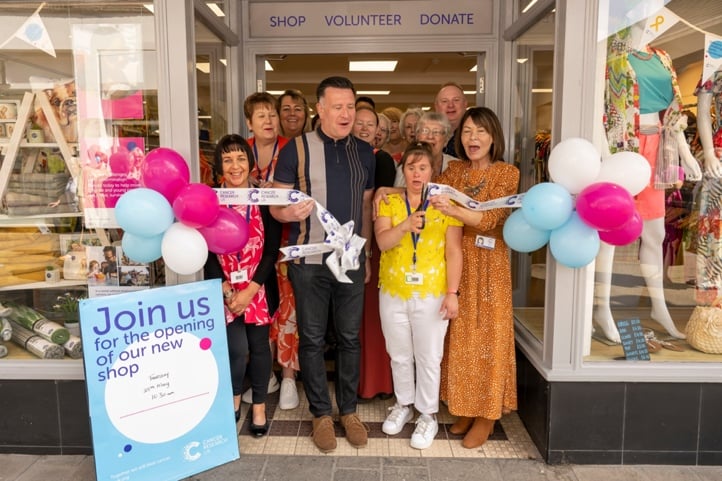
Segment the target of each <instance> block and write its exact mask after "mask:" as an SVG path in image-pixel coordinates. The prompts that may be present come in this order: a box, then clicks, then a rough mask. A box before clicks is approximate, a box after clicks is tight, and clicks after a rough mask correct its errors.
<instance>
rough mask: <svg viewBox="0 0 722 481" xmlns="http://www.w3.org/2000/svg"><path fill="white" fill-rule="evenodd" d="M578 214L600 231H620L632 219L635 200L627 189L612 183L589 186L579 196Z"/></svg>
mask: <svg viewBox="0 0 722 481" xmlns="http://www.w3.org/2000/svg"><path fill="white" fill-rule="evenodd" d="M576 209H577V214H579V217H580V218H581V219H582V220H583V221H584V223H585V224H587V225H588V226H590V227H593V228H595V229H597V230H600V231H605V230H614V229H618V228H620V227H621V226H623V225H624V224H626V223H627V222H629V220H630V219H631V218H632V215H633V214H634V211H635V207H634V199H633V198H632V196H631V195H630V194H629V192H628V191H627V189H625V188H624V187H622V186H621V185H617V184H613V183H611V182H597V183H596V184H592V185H590V186H587V187H586V188H584V190H582V191H581V192H580V193H579V195H578V196H577V204H576Z"/></svg>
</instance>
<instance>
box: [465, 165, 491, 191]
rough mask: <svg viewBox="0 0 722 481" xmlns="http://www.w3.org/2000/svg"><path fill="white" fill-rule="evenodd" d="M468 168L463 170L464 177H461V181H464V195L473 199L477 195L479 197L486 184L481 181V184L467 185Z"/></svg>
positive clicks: (483, 180) (484, 181)
mask: <svg viewBox="0 0 722 481" xmlns="http://www.w3.org/2000/svg"><path fill="white" fill-rule="evenodd" d="M469 168H470V167H467V168H466V169H464V175H463V176H462V180H463V181H464V193H465V194H466V195H468V196H469V197H472V198H475V197H476V196H477V195H479V192H481V190H482V189H483V188H484V185H485V184H486V180H485V179H482V180H481V182H479V183H478V184H476V185H470V184H469Z"/></svg>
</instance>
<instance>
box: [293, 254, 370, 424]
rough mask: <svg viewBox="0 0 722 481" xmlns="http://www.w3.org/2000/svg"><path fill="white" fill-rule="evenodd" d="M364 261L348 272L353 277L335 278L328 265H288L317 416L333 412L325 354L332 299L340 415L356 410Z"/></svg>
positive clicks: (301, 348)
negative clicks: (348, 279) (345, 281)
mask: <svg viewBox="0 0 722 481" xmlns="http://www.w3.org/2000/svg"><path fill="white" fill-rule="evenodd" d="M364 270H365V269H364V265H363V264H361V267H360V268H359V269H358V270H356V271H347V272H346V274H347V275H348V277H349V278H350V279H351V280H352V281H353V283H351V284H344V283H342V282H339V281H337V280H336V278H335V277H334V276H333V274H331V271H329V270H328V268H327V267H326V265H325V264H324V265H313V264H308V265H301V264H291V263H289V264H288V278H289V279H290V280H291V284H292V285H293V292H294V294H295V298H296V322H297V323H298V337H299V345H298V360H299V363H300V364H301V373H302V377H303V388H304V390H305V391H306V398H307V399H308V404H309V410H310V411H311V414H313V415H314V416H316V417H318V416H324V415H330V414H331V396H330V395H329V393H328V383H327V381H326V363H325V362H324V359H323V351H324V347H325V344H326V342H325V334H326V325H327V323H328V318H329V315H328V312H329V303H330V302H332V301H333V302H332V305H333V319H334V322H335V330H334V332H335V333H336V404H337V405H338V411H339V414H341V415H344V414H350V413H353V412H356V401H357V397H356V393H357V391H358V382H359V369H360V362H361V342H360V340H359V330H360V329H361V317H362V314H363V303H364Z"/></svg>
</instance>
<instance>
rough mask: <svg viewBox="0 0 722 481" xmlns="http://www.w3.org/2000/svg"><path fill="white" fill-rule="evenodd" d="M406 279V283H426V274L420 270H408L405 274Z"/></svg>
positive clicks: (415, 284) (418, 284)
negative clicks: (419, 271) (420, 272)
mask: <svg viewBox="0 0 722 481" xmlns="http://www.w3.org/2000/svg"><path fill="white" fill-rule="evenodd" d="M404 280H405V281H406V284H409V285H412V286H420V285H422V284H423V283H424V275H423V274H419V273H418V272H407V273H406V274H404Z"/></svg>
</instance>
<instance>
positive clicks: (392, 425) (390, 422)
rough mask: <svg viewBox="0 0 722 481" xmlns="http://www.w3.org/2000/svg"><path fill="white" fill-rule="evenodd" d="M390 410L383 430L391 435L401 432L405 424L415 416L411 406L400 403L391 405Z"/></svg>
mask: <svg viewBox="0 0 722 481" xmlns="http://www.w3.org/2000/svg"><path fill="white" fill-rule="evenodd" d="M389 411H391V412H390V413H389V415H388V417H386V421H384V424H383V426H381V430H382V431H383V432H385V433H386V434H388V435H389V436H393V435H395V434H399V433H400V432H401V430H402V429H404V424H406V423H408V422H409V421H411V418H413V417H414V412H413V410H412V409H411V407H410V406H402V405H400V404H399V403H396V404H394V405H393V406H392V407H390V408H389Z"/></svg>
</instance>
